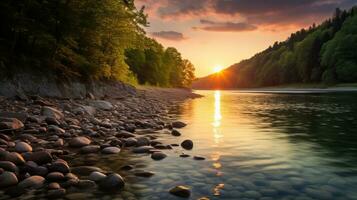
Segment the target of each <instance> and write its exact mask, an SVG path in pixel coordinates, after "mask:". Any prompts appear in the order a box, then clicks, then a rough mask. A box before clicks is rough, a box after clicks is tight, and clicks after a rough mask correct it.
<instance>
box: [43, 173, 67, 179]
mask: <svg viewBox="0 0 357 200" xmlns="http://www.w3.org/2000/svg"><path fill="white" fill-rule="evenodd" d="M64 179H65V178H64V175H63V174H62V173H61V172H51V173H49V174H47V176H46V180H48V181H63V180H64Z"/></svg>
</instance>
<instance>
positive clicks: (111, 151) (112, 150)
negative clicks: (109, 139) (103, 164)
mask: <svg viewBox="0 0 357 200" xmlns="http://www.w3.org/2000/svg"><path fill="white" fill-rule="evenodd" d="M119 152H120V149H119V148H118V147H106V148H104V149H103V150H102V153H104V154H117V153H119Z"/></svg>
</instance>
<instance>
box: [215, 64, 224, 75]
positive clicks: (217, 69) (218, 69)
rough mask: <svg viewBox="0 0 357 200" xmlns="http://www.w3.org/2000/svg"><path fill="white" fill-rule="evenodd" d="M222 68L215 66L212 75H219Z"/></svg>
mask: <svg viewBox="0 0 357 200" xmlns="http://www.w3.org/2000/svg"><path fill="white" fill-rule="evenodd" d="M222 69H223V67H222V65H216V66H215V67H214V68H213V72H214V73H219V72H220V71H222Z"/></svg>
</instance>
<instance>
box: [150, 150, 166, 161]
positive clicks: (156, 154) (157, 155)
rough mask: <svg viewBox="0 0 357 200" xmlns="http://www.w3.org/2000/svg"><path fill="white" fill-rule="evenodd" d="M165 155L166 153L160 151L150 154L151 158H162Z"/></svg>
mask: <svg viewBox="0 0 357 200" xmlns="http://www.w3.org/2000/svg"><path fill="white" fill-rule="evenodd" d="M166 157H167V155H166V154H164V153H162V152H154V153H153V154H151V158H152V159H153V160H162V159H164V158H166Z"/></svg>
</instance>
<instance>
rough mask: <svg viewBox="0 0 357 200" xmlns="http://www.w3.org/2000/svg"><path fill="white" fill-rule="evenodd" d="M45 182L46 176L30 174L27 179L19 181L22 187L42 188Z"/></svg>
mask: <svg viewBox="0 0 357 200" xmlns="http://www.w3.org/2000/svg"><path fill="white" fill-rule="evenodd" d="M44 182H45V178H43V177H42V176H30V177H28V178H26V179H25V180H23V181H21V182H20V183H19V187H21V188H41V187H42V186H43V183H44Z"/></svg>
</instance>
